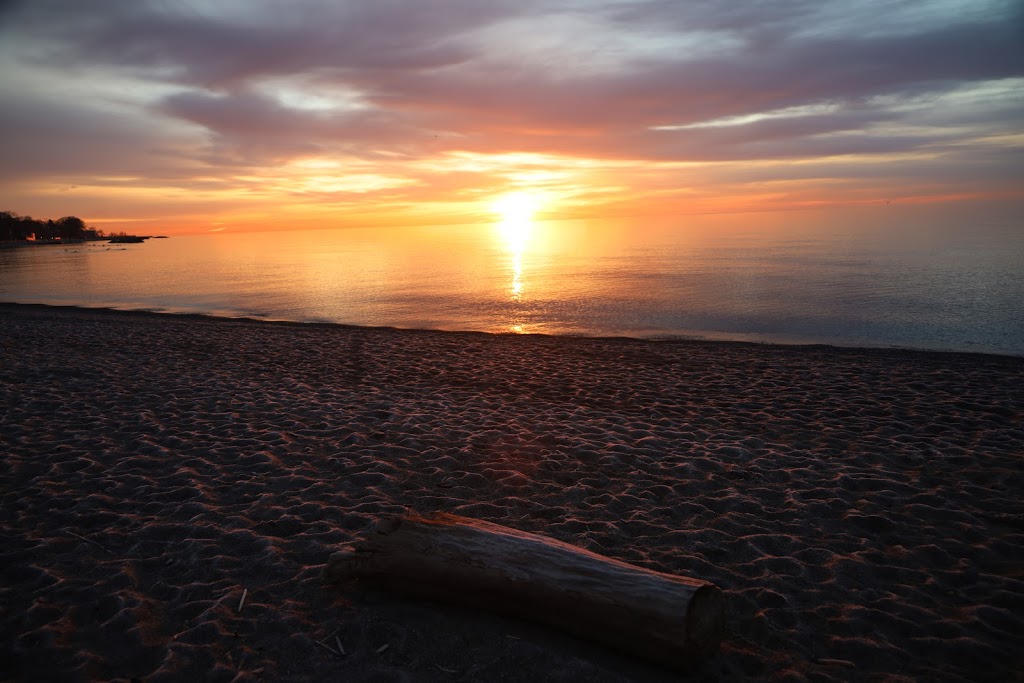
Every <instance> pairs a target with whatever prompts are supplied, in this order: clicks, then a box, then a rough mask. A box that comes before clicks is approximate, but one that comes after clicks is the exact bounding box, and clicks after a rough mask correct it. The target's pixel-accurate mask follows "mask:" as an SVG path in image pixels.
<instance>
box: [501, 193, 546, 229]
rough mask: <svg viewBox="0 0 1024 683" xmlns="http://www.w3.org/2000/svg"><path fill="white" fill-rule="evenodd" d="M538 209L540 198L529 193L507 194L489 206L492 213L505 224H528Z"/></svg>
mask: <svg viewBox="0 0 1024 683" xmlns="http://www.w3.org/2000/svg"><path fill="white" fill-rule="evenodd" d="M538 208H540V198H539V197H537V195H535V194H533V193H531V192H509V193H508V194H505V195H502V196H501V197H499V198H498V199H497V200H496V201H495V202H494V204H492V205H491V209H492V210H493V211H494V213H496V214H498V215H500V216H501V218H502V220H503V221H505V222H507V223H528V222H529V221H530V219H531V218H533V214H534V212H535V211H537V209H538Z"/></svg>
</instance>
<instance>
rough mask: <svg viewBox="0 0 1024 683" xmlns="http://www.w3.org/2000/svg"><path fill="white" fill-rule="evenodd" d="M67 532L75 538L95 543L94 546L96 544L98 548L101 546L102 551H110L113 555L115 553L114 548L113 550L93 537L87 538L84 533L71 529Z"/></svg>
mask: <svg viewBox="0 0 1024 683" xmlns="http://www.w3.org/2000/svg"><path fill="white" fill-rule="evenodd" d="M67 532H68V533H69V534H71V535H72V536H74V537H75V538H77V539H78V540H80V541H85V542H86V543H91V544H93V545H94V546H96V547H97V548H99V549H100V550H102V551H104V552H106V553H109V554H111V555H113V554H114V551H113V550H111V549H110V548H108V547H106V546H105V545H102V544H100V543H97V542H96V541H94V540H92V539H91V538H86V537H85V536H82V535H79V534H76V533H75V532H74V531H72V530H71V529H67Z"/></svg>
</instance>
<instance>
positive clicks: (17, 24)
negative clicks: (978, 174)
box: [0, 0, 1024, 201]
mask: <svg viewBox="0 0 1024 683" xmlns="http://www.w3.org/2000/svg"><path fill="white" fill-rule="evenodd" d="M1022 18H1024V14H1022V11H1021V8H1020V6H1019V3H1012V2H1003V1H1002V0H971V1H970V2H968V1H966V0H922V1H921V2H917V3H905V2H895V1H890V0H873V1H870V2H869V1H865V2H860V3H850V2H847V1H846V0H842V1H839V0H832V1H828V0H773V1H770V2H769V1H752V2H745V3H735V2H731V1H728V2H727V1H725V0H716V1H711V0H709V1H708V2H700V3H696V2H693V3H691V2H676V1H675V0H634V1H631V2H621V1H619V0H607V1H602V0H518V1H515V2H513V1H511V0H491V1H488V2H480V1H479V0H432V1H431V2H413V1H412V0H374V2H362V1H361V0H360V1H356V0H350V1H348V2H345V1H339V0H331V1H328V0H304V1H301V2H291V3H281V2H271V1H270V0H247V1H242V0H224V1H223V2H219V3H189V2H181V1H172V0H165V1H162V2H160V1H157V0H93V2H90V3H81V2H78V1H76V0H33V1H32V2H6V3H0V59H2V60H3V62H4V65H5V69H4V70H2V71H0V91H3V92H4V93H5V100H6V101H10V102H11V103H12V104H11V105H10V106H7V107H5V108H4V109H3V110H0V126H3V128H4V130H5V131H14V132H16V133H15V134H11V135H5V136H4V141H3V143H2V144H3V147H2V148H0V149H2V150H3V152H4V153H5V154H7V155H14V156H15V158H19V159H22V158H23V159H26V161H25V162H24V164H23V166H24V168H23V170H24V171H25V172H26V173H27V175H29V176H32V177H36V176H39V177H43V176H46V175H48V174H49V175H51V176H54V177H57V176H60V177H65V176H69V175H75V174H79V173H81V174H88V173H90V172H92V173H93V174H94V175H96V176H111V177H114V176H120V177H129V176H130V177H138V178H140V180H139V182H140V183H142V184H145V185H147V186H149V185H153V186H158V185H159V184H160V183H167V184H168V185H169V186H173V187H183V186H186V185H188V184H189V183H195V182H203V183H205V182H207V181H205V180H203V181H196V180H195V177H197V176H207V177H216V178H217V179H218V182H219V183H223V184H225V185H226V186H228V187H235V188H245V189H246V191H250V190H251V188H252V184H254V183H258V182H261V179H262V180H266V179H267V178H268V177H271V176H273V177H274V178H275V181H274V182H275V183H277V185H275V186H280V187H287V188H294V187H306V188H307V189H306V190H303V192H311V191H312V190H309V189H308V188H312V187H321V188H336V191H335V192H334V193H333V194H335V195H337V194H343V193H344V191H345V188H355V187H358V188H371V190H369V192H370V193H371V194H375V195H376V194H379V195H380V196H385V195H386V196H388V197H390V198H392V199H395V200H396V201H398V200H400V199H402V198H407V199H409V200H410V201H412V200H426V199H429V194H428V193H429V192H430V191H436V192H443V193H445V194H444V196H443V197H441V199H442V200H445V201H453V200H454V198H456V197H464V196H471V195H473V193H474V192H476V191H477V190H479V189H480V188H485V187H486V188H490V187H491V186H492V185H493V184H494V183H495V182H497V181H499V180H502V179H505V180H507V179H509V178H525V177H534V178H539V177H541V176H540V175H537V174H538V173H539V172H540V171H541V170H544V169H538V168H534V167H532V166H531V167H526V166H524V167H522V170H523V171H524V173H526V172H528V173H530V174H533V175H529V176H528V175H524V173H520V174H518V175H516V174H515V173H514V171H516V168H515V166H514V164H513V167H511V168H510V169H509V171H510V172H509V173H506V174H504V175H502V174H500V173H498V171H496V170H494V169H491V170H490V171H486V172H485V171H479V172H478V171H468V170H466V168H465V167H463V166H460V164H462V163H463V161H464V160H465V159H466V158H467V157H465V156H462V157H460V156H459V155H460V154H462V155H478V156H479V155H515V154H519V155H523V154H533V155H537V158H539V159H545V160H546V161H545V162H544V163H548V164H553V165H554V166H550V167H549V168H547V169H546V170H547V172H549V175H548V176H546V177H555V176H557V175H558V172H559V171H560V170H562V169H560V168H558V166H557V165H558V164H569V161H570V160H580V161H586V163H588V164H591V165H592V166H594V167H597V166H601V167H603V168H605V169H609V173H610V172H611V171H612V170H615V169H619V168H621V167H622V165H623V164H634V165H640V164H645V163H647V164H649V165H650V168H651V169H657V173H659V174H661V175H659V179H658V180H654V179H653V175H648V176H645V178H646V180H645V181H646V182H650V183H651V184H652V186H654V185H657V186H661V185H664V186H671V185H672V184H673V183H675V184H676V185H682V184H685V183H689V182H693V181H691V180H690V179H689V177H687V179H686V180H685V183H684V181H683V180H680V176H679V171H678V170H673V169H677V168H678V167H679V166H678V165H681V164H688V163H703V164H709V165H712V164H717V165H719V166H718V167H714V168H715V170H714V171H713V172H712V170H711V169H712V166H709V167H708V172H707V173H706V174H705V176H706V177H709V178H711V177H721V178H726V177H727V176H729V173H731V172H732V170H735V169H739V168H741V167H739V166H735V165H737V164H742V163H744V162H747V163H748V168H747V170H745V171H743V172H742V173H741V172H736V173H734V174H733V175H731V176H729V177H734V178H739V177H741V176H742V177H749V178H750V180H749V182H755V181H754V180H753V179H754V178H755V177H756V176H757V175H758V174H761V176H762V177H764V178H765V179H766V182H776V181H777V180H779V179H782V178H786V177H791V176H793V174H792V173H788V172H787V171H786V170H785V169H786V168H788V167H787V166H786V165H787V164H792V163H794V162H800V163H801V164H802V166H801V168H802V169H803V170H806V169H809V168H812V167H814V168H818V169H821V170H822V172H827V173H828V177H829V178H831V179H841V178H843V177H846V178H848V179H849V180H850V182H851V183H854V182H856V183H860V182H862V181H863V182H866V180H865V179H866V178H868V177H869V176H871V175H872V174H877V177H883V176H884V177H885V178H886V179H887V182H891V181H892V178H893V176H892V174H893V173H896V174H897V175H899V174H902V175H900V177H902V178H904V179H905V180H906V182H914V178H913V177H912V176H913V175H914V174H921V175H926V176H928V177H929V178H932V179H933V180H934V182H935V183H939V182H941V181H942V179H943V178H946V179H947V180H946V181H945V182H948V183H949V184H950V185H955V183H956V181H955V179H954V176H955V173H956V172H955V170H949V169H946V168H943V170H941V172H940V171H935V172H929V170H928V168H927V164H928V163H932V164H944V163H946V161H948V160H950V159H956V162H957V165H958V166H959V167H961V168H963V169H974V170H975V171H978V170H979V169H981V170H982V175H983V176H985V177H986V178H987V177H989V175H988V174H989V171H993V173H994V169H1003V168H1005V167H1006V166H1005V164H1006V163H1008V162H1007V159H1013V158H1014V156H1015V155H1019V150H1020V145H1021V142H1020V136H1021V135H1024V131H1022V126H1021V123H1020V122H1021V118H1020V112H1021V110H1022V109H1024V96H1021V95H1020V94H1018V93H1020V92H1021V90H1022V89H1021V84H1022V83H1024V40H1022V35H1021V28H1020V27H1021V26H1022V25H1024V24H1022ZM76 88H77V89H76ZM62 94H63V95H62ZM997 136H1003V138H1001V139H1005V143H1004V144H1003V147H1004V148H1005V149H1003V150H1002V151H1001V152H1000V153H999V154H994V153H993V150H992V148H991V147H992V146H991V145H990V144H989V143H982V142H979V141H982V140H985V139H989V138H995V137H997ZM509 158H511V157H509ZM896 159H900V160H901V161H899V162H898V163H897V162H893V160H896ZM908 159H914V160H915V161H914V162H913V163H911V162H909V161H907V160H908ZM310 160H312V161H314V162H315V161H318V160H320V161H322V160H331V161H333V162H334V163H336V164H337V166H336V167H334V170H333V171H332V173H334V174H335V175H336V176H337V177H336V178H335V179H334V180H333V181H329V179H321V180H320V181H317V180H316V178H317V177H319V176H313V175H310V176H308V177H306V178H305V179H304V180H303V179H302V178H297V179H296V182H295V183H292V184H289V183H285V182H284V181H283V180H282V178H283V175H282V174H285V173H290V172H296V173H299V172H304V171H302V169H304V168H306V167H305V166H302V163H303V162H305V161H310ZM816 160H817V162H819V163H813V162H815V161H816ZM772 162H774V163H775V164H777V166H775V167H773V166H772V165H771V163H772ZM840 162H841V163H840ZM889 162H893V163H891V164H890V165H888V166H886V164H887V163H889ZM673 164H676V166H673ZM730 165H734V166H730ZM569 166H571V167H572V174H575V175H574V176H573V178H574V180H572V181H570V180H566V181H565V183H564V188H569V187H570V186H571V187H577V186H578V184H579V183H582V182H584V180H583V179H582V176H581V175H580V174H582V173H583V171H582V170H581V167H576V166H572V165H571V164H569ZM727 171H728V172H727ZM311 173H312V172H311ZM653 173H654V171H653V170H652V174H653ZM802 173H803V171H800V172H797V173H796V175H797V176H800V177H806V176H805V175H801V174H802ZM346 174H348V175H351V176H352V178H354V179H355V180H352V181H345V180H344V179H341V178H340V176H342V175H346ZM442 174H445V177H444V178H443V179H442V178H441V177H440V176H441V175H442ZM552 174H554V175H552ZM279 176H280V177H279ZM793 177H795V176H793ZM314 181H315V182H314ZM586 181H587V182H595V183H598V184H599V185H600V186H601V187H603V188H608V187H612V186H616V187H617V186H619V185H620V183H610V182H607V179H605V178H596V177H591V176H588V178H587V180H586ZM517 182H518V181H517ZM709 182H710V181H709ZM929 182H931V181H929ZM303 183H305V184H303ZM573 183H576V184H577V185H573ZM215 184H216V183H215ZM638 184H639V181H638V182H637V183H622V185H623V186H625V187H627V189H629V190H630V191H633V190H636V189H637V187H638ZM595 187H597V185H595ZM373 188H375V189H373ZM288 191H289V192H293V191H294V190H293V189H289V190H288ZM565 191H567V192H568V191H569V190H568V189H566V190H565ZM579 191H580V192H583V191H584V190H579ZM325 194H332V193H331V192H326V191H325Z"/></svg>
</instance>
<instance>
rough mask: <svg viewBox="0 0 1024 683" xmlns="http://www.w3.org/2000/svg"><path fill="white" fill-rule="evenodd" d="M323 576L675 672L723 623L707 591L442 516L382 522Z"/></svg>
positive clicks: (704, 649)
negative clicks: (567, 638) (518, 625)
mask: <svg viewBox="0 0 1024 683" xmlns="http://www.w3.org/2000/svg"><path fill="white" fill-rule="evenodd" d="M324 576H325V579H326V580H327V581H330V582H336V583H345V582H349V581H351V580H353V579H358V580H361V581H362V582H366V583H370V584H372V585H374V586H377V587H381V588H385V589H389V590H396V591H400V592H404V593H407V594H411V595H415V596H419V597H424V598H427V599H431V600H440V601H447V602H452V603H456V604H459V605H465V606H469V607H475V608H482V609H487V610H491V611H495V612H500V613H503V614H506V615H512V616H516V617H521V618H524V619H529V620H532V621H536V622H541V623H544V624H547V625H549V626H554V627H556V628H560V629H563V630H565V631H568V632H569V633H572V634H575V635H577V636H580V637H583V638H588V639H591V640H596V641H599V642H601V643H604V644H607V645H610V646H612V647H614V648H617V649H619V650H621V651H624V652H627V653H630V654H633V655H637V656H640V657H643V658H645V659H648V660H652V661H655V662H659V663H661V664H665V665H668V666H670V667H672V668H675V669H680V670H690V669H692V668H693V667H694V666H696V665H697V664H698V663H699V662H700V661H702V660H703V659H705V658H707V657H708V656H710V655H711V654H713V653H714V652H715V651H716V650H717V648H718V644H719V641H720V640H721V638H722V631H723V628H724V623H725V616H724V601H723V598H722V593H721V591H720V590H719V589H718V588H717V587H716V586H714V585H713V584H710V583H707V582H705V581H700V580H697V579H691V578H687V577H683V576H673V575H671V574H664V573H661V572H656V571H651V570H648V569H643V568H641V567H637V566H634V565H631V564H627V563H625V562H620V561H618V560H614V559H611V558H608V557H603V556H601V555H597V554H595V553H592V552H590V551H587V550H584V549H582V548H578V547H575V546H572V545H569V544H567V543H562V542H561V541H556V540H553V539H550V538H545V537H543V536H537V535H535V534H530V533H526V532H522V531H517V530H515V529H509V528H507V527H503V526H499V525H497V524H490V523H488V522H482V521H479V520H473V519H467V518H465V517H458V516H456V515H450V514H444V513H441V514H437V515H434V516H431V517H419V516H416V515H405V516H400V517H394V518H388V519H385V520H383V521H382V522H381V523H380V524H379V525H378V527H377V529H376V530H374V531H373V532H371V533H370V534H369V535H368V536H366V537H365V538H363V539H361V540H360V541H358V542H357V543H356V544H355V545H354V546H353V547H351V548H350V549H347V550H344V551H341V552H337V553H334V554H333V555H331V557H330V559H329V560H328V562H327V566H326V567H325V570H324Z"/></svg>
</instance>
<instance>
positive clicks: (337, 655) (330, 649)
mask: <svg viewBox="0 0 1024 683" xmlns="http://www.w3.org/2000/svg"><path fill="white" fill-rule="evenodd" d="M314 642H315V643H316V644H317V645H319V646H320V647H322V648H323V649H325V650H327V651H328V652H330V653H331V654H332V655H334V656H335V657H340V656H341V655H340V654H338V653H337V652H336V651H335V649H334V648H333V647H331V646H330V645H328V644H327V643H321V642H320V641H319V640H317V641H314Z"/></svg>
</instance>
